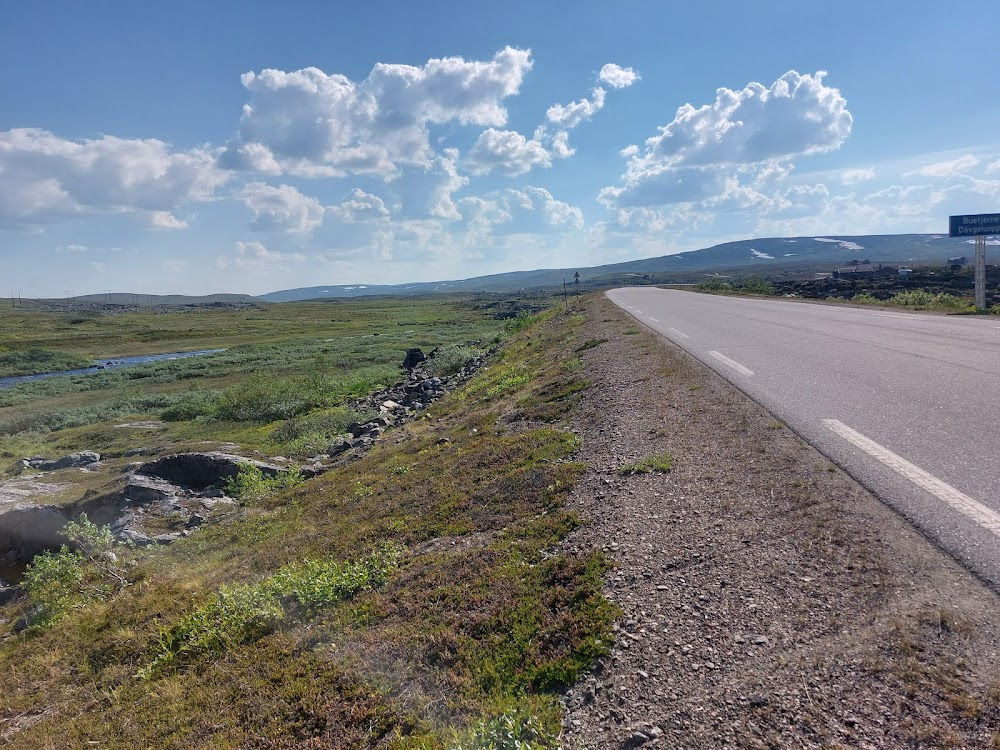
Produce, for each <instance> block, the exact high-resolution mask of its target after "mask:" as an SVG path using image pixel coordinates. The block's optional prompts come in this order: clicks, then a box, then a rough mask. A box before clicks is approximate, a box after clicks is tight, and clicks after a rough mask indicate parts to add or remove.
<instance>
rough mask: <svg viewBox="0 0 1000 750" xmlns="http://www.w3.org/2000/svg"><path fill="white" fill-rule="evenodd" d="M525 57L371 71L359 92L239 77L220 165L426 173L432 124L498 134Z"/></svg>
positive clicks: (341, 84)
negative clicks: (233, 128)
mask: <svg viewBox="0 0 1000 750" xmlns="http://www.w3.org/2000/svg"><path fill="white" fill-rule="evenodd" d="M531 66H532V61H531V53H530V52H529V51H528V50H520V49H514V48H512V47H507V48H505V49H503V50H501V51H500V52H498V53H497V54H496V55H494V57H493V59H492V60H489V61H476V60H471V61H469V60H465V59H463V58H461V57H447V58H442V59H432V60H428V61H427V63H426V64H424V65H423V66H412V65H389V64H384V63H379V64H377V65H375V67H374V68H373V69H372V71H371V73H370V74H369V75H368V77H367V78H366V79H365V80H364V81H361V82H354V81H351V80H350V79H349V78H347V77H345V76H343V75H338V74H327V73H324V72H323V71H322V70H319V69H317V68H305V69H303V70H297V71H293V72H284V71H280V70H263V71H261V72H260V73H252V72H251V73H246V74H244V75H243V77H242V81H243V85H244V86H245V87H246V89H247V91H248V92H249V93H250V102H249V103H248V104H246V105H245V106H244V108H243V116H242V119H241V122H240V128H239V132H238V133H237V135H236V137H235V138H234V139H233V140H232V141H231V142H230V143H229V144H228V147H227V149H226V152H225V153H224V154H223V157H222V163H223V164H225V165H227V166H230V167H234V168H243V169H251V170H257V171H261V172H265V173H271V174H274V173H277V172H290V173H294V174H300V175H306V176H314V175H334V176H340V175H346V174H364V173H369V174H378V175H382V176H384V177H389V176H393V175H394V174H395V173H396V172H397V171H398V170H399V168H400V167H401V166H404V165H419V166H429V165H430V163H431V161H432V160H433V157H434V153H433V150H432V148H431V146H430V140H429V139H430V133H429V129H428V126H429V125H431V124H444V123H450V122H457V123H459V124H462V125H480V126H502V125H504V124H505V123H506V122H507V111H506V109H504V107H503V104H502V102H503V100H504V99H505V98H507V97H509V96H511V95H513V94H516V93H517V92H518V90H519V88H520V86H521V81H522V80H523V77H524V75H525V74H526V73H527V72H528V71H529V70H530V69H531Z"/></svg>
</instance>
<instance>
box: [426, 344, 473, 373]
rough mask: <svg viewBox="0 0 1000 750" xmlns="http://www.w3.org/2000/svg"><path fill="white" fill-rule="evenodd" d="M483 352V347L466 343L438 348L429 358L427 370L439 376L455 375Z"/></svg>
mask: <svg viewBox="0 0 1000 750" xmlns="http://www.w3.org/2000/svg"><path fill="white" fill-rule="evenodd" d="M482 354H483V350H482V349H477V348H475V347H473V346H467V345H464V344H455V345H453V346H446V347H444V348H442V349H438V351H437V352H436V353H435V354H434V356H433V357H430V358H429V359H428V360H427V363H426V367H427V371H428V372H429V373H430V374H431V375H436V376H437V377H443V376H445V375H454V374H455V373H457V372H458V371H459V370H461V369H462V368H463V367H465V366H466V365H467V364H469V363H470V362H472V361H473V360H475V359H476V358H477V357H480V356H482Z"/></svg>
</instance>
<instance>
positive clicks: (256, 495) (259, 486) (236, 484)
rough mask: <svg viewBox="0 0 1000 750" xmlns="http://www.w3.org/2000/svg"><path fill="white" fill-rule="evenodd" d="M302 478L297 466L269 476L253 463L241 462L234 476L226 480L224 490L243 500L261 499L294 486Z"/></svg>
mask: <svg viewBox="0 0 1000 750" xmlns="http://www.w3.org/2000/svg"><path fill="white" fill-rule="evenodd" d="M302 479H303V477H302V473H301V472H300V471H299V468H298V467H297V466H293V467H291V468H289V469H287V470H286V471H283V472H281V473H279V474H277V475H276V476H273V477H269V476H266V475H265V474H264V472H263V471H261V470H260V469H259V468H257V467H256V466H254V465H253V464H243V465H242V466H240V470H239V472H238V473H237V474H236V476H235V477H230V478H228V479H227V480H226V492H227V493H229V494H230V495H232V496H233V497H235V498H236V499H237V500H242V501H244V502H246V501H251V500H261V499H262V498H265V497H267V496H268V495H270V494H271V493H273V492H277V491H278V490H283V489H286V488H288V487H294V486H295V485H297V484H299V483H300V482H302Z"/></svg>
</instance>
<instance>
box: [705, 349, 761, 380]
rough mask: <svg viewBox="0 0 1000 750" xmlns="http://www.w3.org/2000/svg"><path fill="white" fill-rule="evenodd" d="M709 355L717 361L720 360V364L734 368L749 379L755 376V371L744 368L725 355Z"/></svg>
mask: <svg viewBox="0 0 1000 750" xmlns="http://www.w3.org/2000/svg"><path fill="white" fill-rule="evenodd" d="M709 354H711V355H712V356H713V357H715V358H716V359H717V360H719V361H720V362H722V364H724V365H729V366H730V367H732V368H733V369H734V370H736V372H738V373H739V374H740V375H746V376H747V377H751V376H752V375H753V370H751V369H750V368H748V367H744V366H743V365H741V364H740V363H739V362H734V361H733V360H731V359H730V358H729V357H727V356H726V355H725V354H719V353H718V352H709Z"/></svg>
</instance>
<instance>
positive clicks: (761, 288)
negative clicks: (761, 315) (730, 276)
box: [735, 276, 774, 297]
mask: <svg viewBox="0 0 1000 750" xmlns="http://www.w3.org/2000/svg"><path fill="white" fill-rule="evenodd" d="M735 289H736V290H737V291H739V292H743V294H755V295H760V296H763V297H770V296H771V295H773V294H774V284H772V283H771V282H770V281H768V280H767V279H762V278H761V277H759V276H751V277H750V278H747V279H743V280H742V281H740V282H739V283H738V284H736V286H735Z"/></svg>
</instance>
